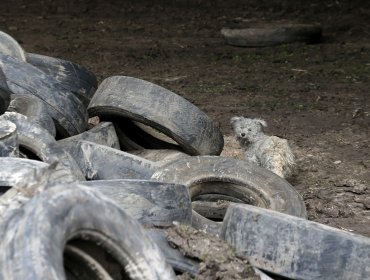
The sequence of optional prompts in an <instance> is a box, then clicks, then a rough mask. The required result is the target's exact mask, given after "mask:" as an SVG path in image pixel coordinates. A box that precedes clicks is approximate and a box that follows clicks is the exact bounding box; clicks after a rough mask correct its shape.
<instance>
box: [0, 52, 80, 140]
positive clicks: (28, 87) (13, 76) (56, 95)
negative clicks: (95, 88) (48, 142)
mask: <svg viewBox="0 0 370 280" xmlns="http://www.w3.org/2000/svg"><path fill="white" fill-rule="evenodd" d="M0 67H1V68H2V70H3V72H4V75H5V77H6V81H7V85H8V87H9V89H10V90H11V91H12V92H13V93H18V94H32V95H34V96H37V97H38V98H40V99H41V100H42V101H43V102H44V104H45V105H46V107H47V110H48V113H49V114H50V116H51V117H52V118H53V120H54V121H55V123H56V128H57V132H59V134H60V135H61V136H63V137H68V136H71V135H75V134H79V133H81V132H83V131H85V130H86V128H87V111H86V108H85V107H84V106H83V104H82V103H81V101H80V100H79V99H78V98H77V97H76V96H74V94H73V93H72V92H69V91H67V90H65V89H64V88H62V87H61V86H60V85H59V84H58V81H56V80H55V79H53V78H52V77H51V76H48V75H46V74H45V73H44V72H42V71H41V70H39V69H38V68H36V67H34V66H33V65H31V64H28V63H26V62H22V61H19V60H17V59H15V58H13V57H11V56H5V55H0Z"/></svg>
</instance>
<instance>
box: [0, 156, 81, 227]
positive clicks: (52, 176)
mask: <svg viewBox="0 0 370 280" xmlns="http://www.w3.org/2000/svg"><path fill="white" fill-rule="evenodd" d="M75 181H76V179H75V177H74V176H73V175H72V174H71V173H70V172H68V171H67V170H65V169H60V168H59V169H58V168H57V166H56V165H55V164H53V165H49V164H47V163H44V162H41V161H36V160H29V159H22V158H9V157H7V158H0V194H1V195H0V217H1V218H0V229H1V228H2V225H1V224H2V221H3V217H4V216H5V215H6V214H7V213H10V212H12V211H14V210H15V211H17V210H18V209H20V208H21V207H22V205H24V204H25V203H27V201H28V200H29V199H30V198H31V197H33V196H34V195H36V194H37V193H39V192H42V191H44V190H45V189H46V188H47V187H52V186H54V185H56V184H61V183H72V182H75Z"/></svg>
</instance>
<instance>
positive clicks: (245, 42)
mask: <svg viewBox="0 0 370 280" xmlns="http://www.w3.org/2000/svg"><path fill="white" fill-rule="evenodd" d="M321 31H322V30H321V27H320V26H318V25H315V24H294V23H282V22H277V23H263V24H255V25H253V24H250V26H249V27H248V28H239V29H237V28H235V29H232V28H222V29H221V34H222V35H223V36H224V38H225V40H226V43H227V44H229V45H233V46H239V47H267V46H275V45H280V44H286V43H292V42H307V43H315V42H318V41H319V40H320V38H321Z"/></svg>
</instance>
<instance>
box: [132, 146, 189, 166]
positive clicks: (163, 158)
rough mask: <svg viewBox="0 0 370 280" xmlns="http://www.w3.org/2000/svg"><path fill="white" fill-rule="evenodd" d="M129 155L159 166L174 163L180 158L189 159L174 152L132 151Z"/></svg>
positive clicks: (180, 153) (183, 154) (182, 154)
mask: <svg viewBox="0 0 370 280" xmlns="http://www.w3.org/2000/svg"><path fill="white" fill-rule="evenodd" d="M129 153H130V154H133V155H136V156H139V157H142V158H145V159H147V160H150V161H154V162H155V163H157V164H159V165H164V164H168V163H170V162H173V161H176V160H178V159H180V158H184V157H189V155H188V154H185V153H182V152H180V151H176V150H154V149H153V150H149V149H142V150H134V151H130V152H129Z"/></svg>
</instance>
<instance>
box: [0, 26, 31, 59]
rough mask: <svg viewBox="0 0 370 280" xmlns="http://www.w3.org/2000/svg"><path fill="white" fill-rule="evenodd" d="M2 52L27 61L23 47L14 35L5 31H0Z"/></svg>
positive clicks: (0, 49) (0, 48)
mask: <svg viewBox="0 0 370 280" xmlns="http://www.w3.org/2000/svg"><path fill="white" fill-rule="evenodd" d="M0 54H3V55H10V56H12V57H14V58H16V59H19V60H21V61H26V55H25V52H24V50H23V48H22V47H21V46H20V45H19V43H18V42H17V41H16V40H15V39H14V38H13V37H12V36H10V35H9V34H7V33H5V32H3V31H0Z"/></svg>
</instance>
